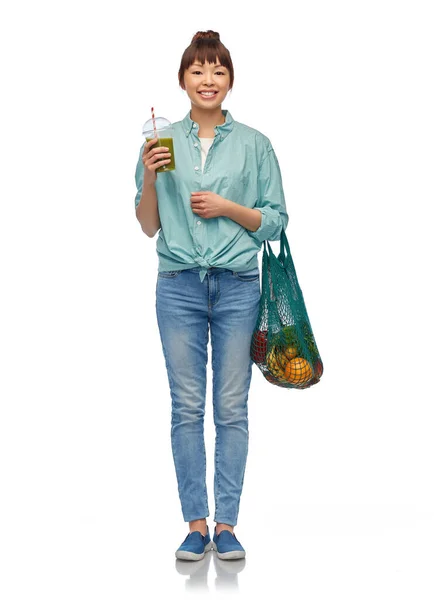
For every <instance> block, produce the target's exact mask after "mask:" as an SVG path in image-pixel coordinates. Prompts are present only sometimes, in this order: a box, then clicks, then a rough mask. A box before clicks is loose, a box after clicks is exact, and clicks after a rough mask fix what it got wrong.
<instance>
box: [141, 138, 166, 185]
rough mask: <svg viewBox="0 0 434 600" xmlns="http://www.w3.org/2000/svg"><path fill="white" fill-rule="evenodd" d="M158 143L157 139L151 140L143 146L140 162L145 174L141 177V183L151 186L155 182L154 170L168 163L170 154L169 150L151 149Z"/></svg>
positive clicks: (156, 147)
mask: <svg viewBox="0 0 434 600" xmlns="http://www.w3.org/2000/svg"><path fill="white" fill-rule="evenodd" d="M157 141H158V138H157V137H155V138H152V140H149V142H147V143H146V144H145V147H144V148H143V154H142V161H143V165H144V167H145V174H144V176H143V182H144V183H148V184H153V183H155V181H156V180H157V173H156V172H155V169H158V167H161V165H164V164H168V163H170V156H171V154H170V152H168V150H169V148H165V147H164V146H163V147H160V146H155V147H154V148H151V146H152V145H154V144H155V143H156V142H157Z"/></svg>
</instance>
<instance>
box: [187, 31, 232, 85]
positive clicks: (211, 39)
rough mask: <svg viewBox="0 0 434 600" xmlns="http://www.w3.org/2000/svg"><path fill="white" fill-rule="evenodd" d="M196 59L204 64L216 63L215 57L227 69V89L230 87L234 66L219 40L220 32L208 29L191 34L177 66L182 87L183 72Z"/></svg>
mask: <svg viewBox="0 0 434 600" xmlns="http://www.w3.org/2000/svg"><path fill="white" fill-rule="evenodd" d="M196 59H197V60H198V62H200V63H201V64H202V65H203V64H205V61H208V62H209V63H216V62H217V59H219V60H220V64H221V65H222V66H223V67H226V68H227V69H228V71H229V77H230V83H229V89H232V86H233V84H234V66H233V64H232V59H231V55H230V52H229V50H228V49H227V48H226V46H225V45H224V44H222V42H221V41H220V34H218V33H217V32H216V31H211V30H210V29H208V31H198V32H197V33H196V34H195V35H194V36H193V38H192V40H191V43H190V45H189V46H188V48H186V49H185V50H184V54H183V55H182V58H181V66H180V67H179V72H178V80H179V85H180V86H181V87H182V88H183V85H184V72H185V71H186V70H187V69H188V68H189V67H190V66H191V65H192V64H193V63H194V62H195V60H196ZM183 89H184V88H183Z"/></svg>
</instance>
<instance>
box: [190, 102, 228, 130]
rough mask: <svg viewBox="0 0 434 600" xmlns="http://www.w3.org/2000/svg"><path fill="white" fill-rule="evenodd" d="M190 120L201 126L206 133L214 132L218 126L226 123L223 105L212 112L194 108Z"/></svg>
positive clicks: (197, 107)
mask: <svg viewBox="0 0 434 600" xmlns="http://www.w3.org/2000/svg"><path fill="white" fill-rule="evenodd" d="M190 119H191V120H192V121H195V122H196V123H197V124H198V125H199V128H200V129H203V130H204V131H212V130H214V127H216V125H223V123H225V121H226V119H225V116H224V114H223V112H222V109H221V105H220V106H218V107H217V108H214V109H212V110H207V109H204V108H200V107H199V106H192V107H191V111H190Z"/></svg>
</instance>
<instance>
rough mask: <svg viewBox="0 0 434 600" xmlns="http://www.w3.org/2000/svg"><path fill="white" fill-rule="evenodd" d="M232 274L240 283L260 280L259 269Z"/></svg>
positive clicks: (233, 272)
mask: <svg viewBox="0 0 434 600" xmlns="http://www.w3.org/2000/svg"><path fill="white" fill-rule="evenodd" d="M232 274H233V275H234V276H235V277H236V278H237V279H239V280H240V281H257V280H258V279H259V268H258V267H256V268H255V269H251V270H250V271H242V272H240V273H238V272H237V271H232Z"/></svg>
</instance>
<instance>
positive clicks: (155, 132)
mask: <svg viewBox="0 0 434 600" xmlns="http://www.w3.org/2000/svg"><path fill="white" fill-rule="evenodd" d="M151 113H152V121H153V122H154V134H155V137H157V126H156V125H155V115H154V107H152V108H151Z"/></svg>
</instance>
